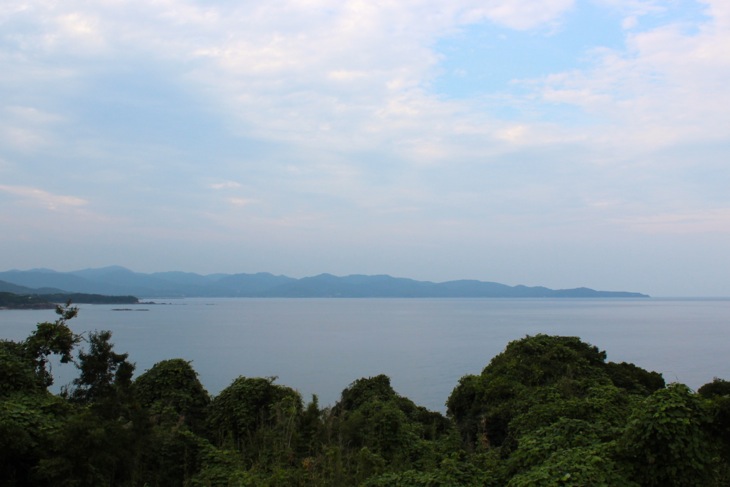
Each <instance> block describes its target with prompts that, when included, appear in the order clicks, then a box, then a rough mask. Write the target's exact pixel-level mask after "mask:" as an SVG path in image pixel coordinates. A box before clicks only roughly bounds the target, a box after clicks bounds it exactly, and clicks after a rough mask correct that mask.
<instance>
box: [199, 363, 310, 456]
mask: <svg viewBox="0 0 730 487" xmlns="http://www.w3.org/2000/svg"><path fill="white" fill-rule="evenodd" d="M274 380H275V378H268V379H263V378H247V377H239V378H237V379H236V380H234V381H233V383H232V384H231V385H230V386H228V387H227V388H225V389H224V390H223V391H221V393H220V394H219V395H218V396H216V397H215V398H214V399H213V400H212V402H211V404H210V407H209V409H208V427H209V429H210V432H211V434H212V438H213V442H214V444H215V445H217V446H221V447H225V448H231V449H234V450H238V451H239V452H241V453H242V454H243V456H244V457H245V458H246V459H247V460H248V461H249V462H250V464H260V465H269V464H271V463H272V462H276V461H281V460H282V459H285V458H288V457H290V456H292V455H294V452H295V451H296V449H297V444H296V442H297V441H298V440H299V438H298V426H299V424H298V423H299V418H300V415H301V413H302V409H303V405H302V398H301V396H300V395H299V393H298V392H296V391H295V390H294V389H291V388H289V387H285V386H280V385H276V384H274Z"/></svg>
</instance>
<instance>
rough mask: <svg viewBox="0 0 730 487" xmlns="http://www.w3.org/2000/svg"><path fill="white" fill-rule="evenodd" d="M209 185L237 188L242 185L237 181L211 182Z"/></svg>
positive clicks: (213, 187)
mask: <svg viewBox="0 0 730 487" xmlns="http://www.w3.org/2000/svg"><path fill="white" fill-rule="evenodd" d="M208 187H209V188H211V189H237V188H240V187H241V184H240V183H237V182H236V181H223V182H221V183H213V184H210V185H208Z"/></svg>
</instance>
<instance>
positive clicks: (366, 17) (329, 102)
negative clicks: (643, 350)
mask: <svg viewBox="0 0 730 487" xmlns="http://www.w3.org/2000/svg"><path fill="white" fill-rule="evenodd" d="M0 26H1V29H0V100H2V101H0V205H2V208H3V211H2V212H0V225H1V228H2V236H1V237H0V268H2V269H13V268H17V269H29V268H51V269H55V270H59V271H70V270H78V269H83V268H96V267H104V266H108V265H121V266H124V267H126V268H129V269H132V270H134V271H136V272H145V273H148V272H164V271H169V270H181V271H186V272H195V273H199V274H212V273H219V272H226V273H256V272H271V273H273V274H283V275H287V276H291V277H304V276H310V275H316V274H320V273H331V274H334V275H350V274H367V275H374V274H389V275H392V276H398V277H408V278H411V279H417V280H427V281H434V282H443V281H449V280H457V279H475V280H481V281H493V282H500V283H504V284H508V285H517V284H524V285H527V286H545V287H549V288H552V289H566V288H576V287H582V286H585V287H590V288H593V289H600V290H626V291H636V292H642V293H647V294H650V295H652V296H686V297H694V296H697V297H699V296H729V295H730V285H729V284H728V275H730V256H728V251H727V249H728V248H730V191H728V188H730V168H729V167H728V160H727V153H728V147H730V114H729V113H728V111H727V108H726V107H727V106H728V105H729V104H730V84H729V83H727V80H728V79H730V55H729V54H728V46H730V2H727V0H676V1H672V2H666V1H661V0H646V1H641V2H637V1H635V0H580V1H578V0H486V1H480V2H476V1H474V0H454V1H451V2H438V1H434V0H403V1H401V2H370V3H367V2H361V1H359V0H353V1H349V0H347V1H333V0H286V1H280V2H268V3H261V4H256V3H249V2H230V1H226V0H211V1H206V2H202V1H199V0H165V1H161V2H152V3H150V2H137V1H130V2H105V1H102V2H84V1H81V0H67V1H64V2H55V3H48V2H44V1H41V0H23V1H20V0H9V1H7V2H5V3H4V4H3V6H2V7H0Z"/></svg>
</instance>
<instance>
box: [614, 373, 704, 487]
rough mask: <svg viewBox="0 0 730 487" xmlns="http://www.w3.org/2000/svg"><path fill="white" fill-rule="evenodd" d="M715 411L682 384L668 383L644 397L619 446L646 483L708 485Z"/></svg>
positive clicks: (668, 485)
mask: <svg viewBox="0 0 730 487" xmlns="http://www.w3.org/2000/svg"><path fill="white" fill-rule="evenodd" d="M711 421H712V416H711V411H710V409H709V408H708V405H707V403H705V402H704V401H703V399H702V398H701V397H700V396H698V395H697V394H694V393H693V392H692V391H690V390H689V388H688V387H687V386H685V385H683V384H670V385H669V386H668V387H667V388H666V389H661V390H658V391H656V392H654V393H653V394H652V395H651V396H649V397H647V398H646V399H645V400H644V401H642V402H641V403H640V404H639V405H638V407H637V408H636V409H635V410H634V413H633V414H632V415H631V417H630V418H629V422H628V426H627V428H626V431H625V433H624V434H623V436H622V438H621V441H620V447H621V450H620V451H621V454H622V455H623V456H624V458H626V460H627V461H628V462H629V464H630V465H631V466H632V467H633V473H634V477H635V478H636V479H637V480H638V481H639V482H640V483H641V485H645V486H665V487H670V486H677V487H680V486H684V487H686V486H693V485H696V486H704V485H709V484H710V479H711V476H712V473H713V472H712V464H713V460H714V451H713V450H714V444H713V442H712V441H711V437H710V435H709V434H708V426H709V424H710V422H711Z"/></svg>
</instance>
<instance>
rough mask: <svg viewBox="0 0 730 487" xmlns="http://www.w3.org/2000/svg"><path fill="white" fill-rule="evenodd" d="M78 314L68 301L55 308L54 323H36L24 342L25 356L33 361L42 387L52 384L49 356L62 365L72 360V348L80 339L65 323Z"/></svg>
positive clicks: (76, 309)
mask: <svg viewBox="0 0 730 487" xmlns="http://www.w3.org/2000/svg"><path fill="white" fill-rule="evenodd" d="M78 312H79V310H78V308H76V307H75V306H71V302H70V301H68V302H67V303H66V305H65V306H61V305H58V306H56V314H57V315H58V318H57V319H56V321H54V322H53V323H51V322H43V323H38V325H37V326H36V330H35V331H34V332H33V333H32V334H31V335H30V336H29V337H28V338H27V339H26V340H25V342H24V348H25V351H26V354H27V355H28V357H30V358H31V359H32V360H33V362H34V365H35V370H36V374H37V376H38V379H39V381H40V382H41V384H43V386H44V387H48V386H50V385H51V384H53V375H52V374H51V372H50V371H49V370H48V357H49V356H50V355H52V354H55V355H58V356H59V357H60V362H61V363H63V364H65V363H68V362H71V361H72V360H73V351H74V348H75V347H76V345H77V344H78V343H79V341H80V340H81V337H80V336H79V335H76V334H74V333H73V332H72V331H71V329H70V328H69V327H68V325H67V324H66V322H67V321H68V320H70V319H72V318H74V317H75V316H76V315H77V314H78Z"/></svg>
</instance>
